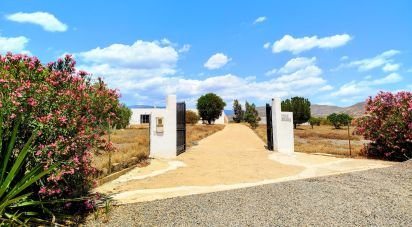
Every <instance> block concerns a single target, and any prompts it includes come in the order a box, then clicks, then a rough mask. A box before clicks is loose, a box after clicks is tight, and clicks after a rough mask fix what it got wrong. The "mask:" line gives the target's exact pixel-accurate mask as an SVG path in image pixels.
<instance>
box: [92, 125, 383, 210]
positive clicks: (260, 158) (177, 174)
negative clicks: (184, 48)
mask: <svg viewBox="0 0 412 227" xmlns="http://www.w3.org/2000/svg"><path fill="white" fill-rule="evenodd" d="M264 146H265V144H264V142H263V141H262V140H261V139H260V138H259V137H258V136H257V135H256V134H255V133H254V132H253V131H252V130H251V129H250V128H248V127H247V126H245V125H241V124H229V125H227V126H226V127H225V128H224V129H223V130H222V131H219V132H217V133H215V134H213V135H211V136H209V137H207V138H205V139H203V140H202V141H200V142H199V145H198V146H195V147H192V148H191V149H189V150H188V151H186V152H185V153H183V154H181V155H179V156H178V157H177V158H176V159H175V160H153V161H152V164H151V165H149V166H148V167H145V168H136V169H134V170H132V171H131V172H129V173H127V174H125V175H123V176H121V177H120V178H118V179H116V180H114V181H112V182H108V183H106V184H104V185H102V186H100V187H98V188H96V191H98V192H102V193H107V194H112V195H113V197H114V199H115V200H117V202H119V203H132V202H140V201H150V200H155V199H162V198H169V197H175V196H182V195H189V194H198V193H205V192H212V191H221V190H228V189H234V188H241V187H248V186H255V185H260V184H267V183H274V182H280V181H287V180H293V179H302V178H308V177H315V176H323V175H331V174H337V173H344V172H351V171H358V170H365V169H370V168H378V167H385V166H388V165H389V164H387V163H384V162H381V161H374V160H356V159H344V158H334V157H326V156H319V155H309V154H303V153H296V154H295V155H293V156H286V155H282V154H279V153H277V152H268V151H267V150H266V149H265V147H264Z"/></svg>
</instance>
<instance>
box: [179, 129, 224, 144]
mask: <svg viewBox="0 0 412 227" xmlns="http://www.w3.org/2000/svg"><path fill="white" fill-rule="evenodd" d="M224 127H225V126H224V125H187V126H186V130H187V132H186V143H187V146H188V147H190V146H193V145H194V144H196V142H197V141H199V140H201V139H203V138H206V137H208V136H210V135H212V134H213V133H215V132H218V131H220V130H222V129H223V128H224Z"/></svg>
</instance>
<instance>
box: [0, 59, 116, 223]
mask: <svg viewBox="0 0 412 227" xmlns="http://www.w3.org/2000/svg"><path fill="white" fill-rule="evenodd" d="M0 76H1V77H0V225H38V224H40V223H41V224H42V225H52V224H53V225H55V224H57V223H56V222H62V221H63V220H62V219H61V217H68V216H66V215H68V214H69V215H73V214H79V213H84V212H87V211H90V210H93V209H94V208H95V200H94V199H92V198H91V197H90V195H89V189H90V188H91V187H92V184H93V174H94V172H95V168H94V167H93V166H92V165H91V157H92V154H93V153H94V152H95V151H96V147H97V146H100V147H102V148H103V149H104V150H109V148H110V147H111V144H110V143H106V142H104V141H102V140H100V137H101V135H103V134H104V133H105V132H106V129H107V128H108V126H110V125H114V124H113V123H114V122H116V121H117V120H118V118H119V116H121V114H119V112H121V111H122V108H123V107H122V105H121V104H120V102H119V94H118V92H117V91H116V90H112V89H109V88H108V87H107V85H106V84H105V83H104V81H103V80H101V79H96V80H92V79H91V77H90V76H89V75H88V74H87V73H86V72H84V71H76V69H75V61H74V60H73V59H72V58H71V56H70V55H67V56H65V57H64V59H58V60H57V61H56V62H51V63H49V64H47V65H43V64H42V63H41V62H40V61H39V60H38V59H37V58H36V57H28V56H26V55H21V54H16V55H13V54H11V53H8V54H6V55H5V56H0Z"/></svg>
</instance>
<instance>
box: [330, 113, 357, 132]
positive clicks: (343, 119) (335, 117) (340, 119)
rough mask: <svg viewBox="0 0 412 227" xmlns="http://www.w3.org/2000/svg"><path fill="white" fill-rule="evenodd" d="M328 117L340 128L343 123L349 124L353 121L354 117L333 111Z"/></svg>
mask: <svg viewBox="0 0 412 227" xmlns="http://www.w3.org/2000/svg"><path fill="white" fill-rule="evenodd" d="M327 119H328V120H329V121H330V122H331V124H332V125H333V126H334V127H335V128H336V129H340V126H342V125H345V126H346V125H348V124H350V122H351V121H352V117H351V116H349V115H348V114H345V113H339V114H337V113H333V114H330V115H329V116H328V117H327Z"/></svg>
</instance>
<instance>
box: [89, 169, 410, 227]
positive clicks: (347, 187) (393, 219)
mask: <svg viewBox="0 0 412 227" xmlns="http://www.w3.org/2000/svg"><path fill="white" fill-rule="evenodd" d="M86 225H88V226H93V225H95V226H100V225H102V226H103V225H104V226H107V225H109V226H308V225H310V226H319V225H322V226H354V225H355V226H370V225H373V226H412V161H409V162H405V163H402V164H399V165H395V166H392V167H387V168H382V169H373V170H367V171H362V172H354V173H347V174H341V175H335V176H327V177H318V178H310V179H305V180H296V181H289V182H284V183H277V184H270V185H263V186H257V187H251V188H244V189H237V190H230V191H223V192H215V193H208V194H201V195H192V196H185V197H177V198H172V199H165V200H157V201H152V202H145V203H135V204H128V205H123V206H118V207H114V208H113V209H112V212H111V213H110V218H109V222H107V223H101V220H89V221H88V222H87V224H86Z"/></svg>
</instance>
